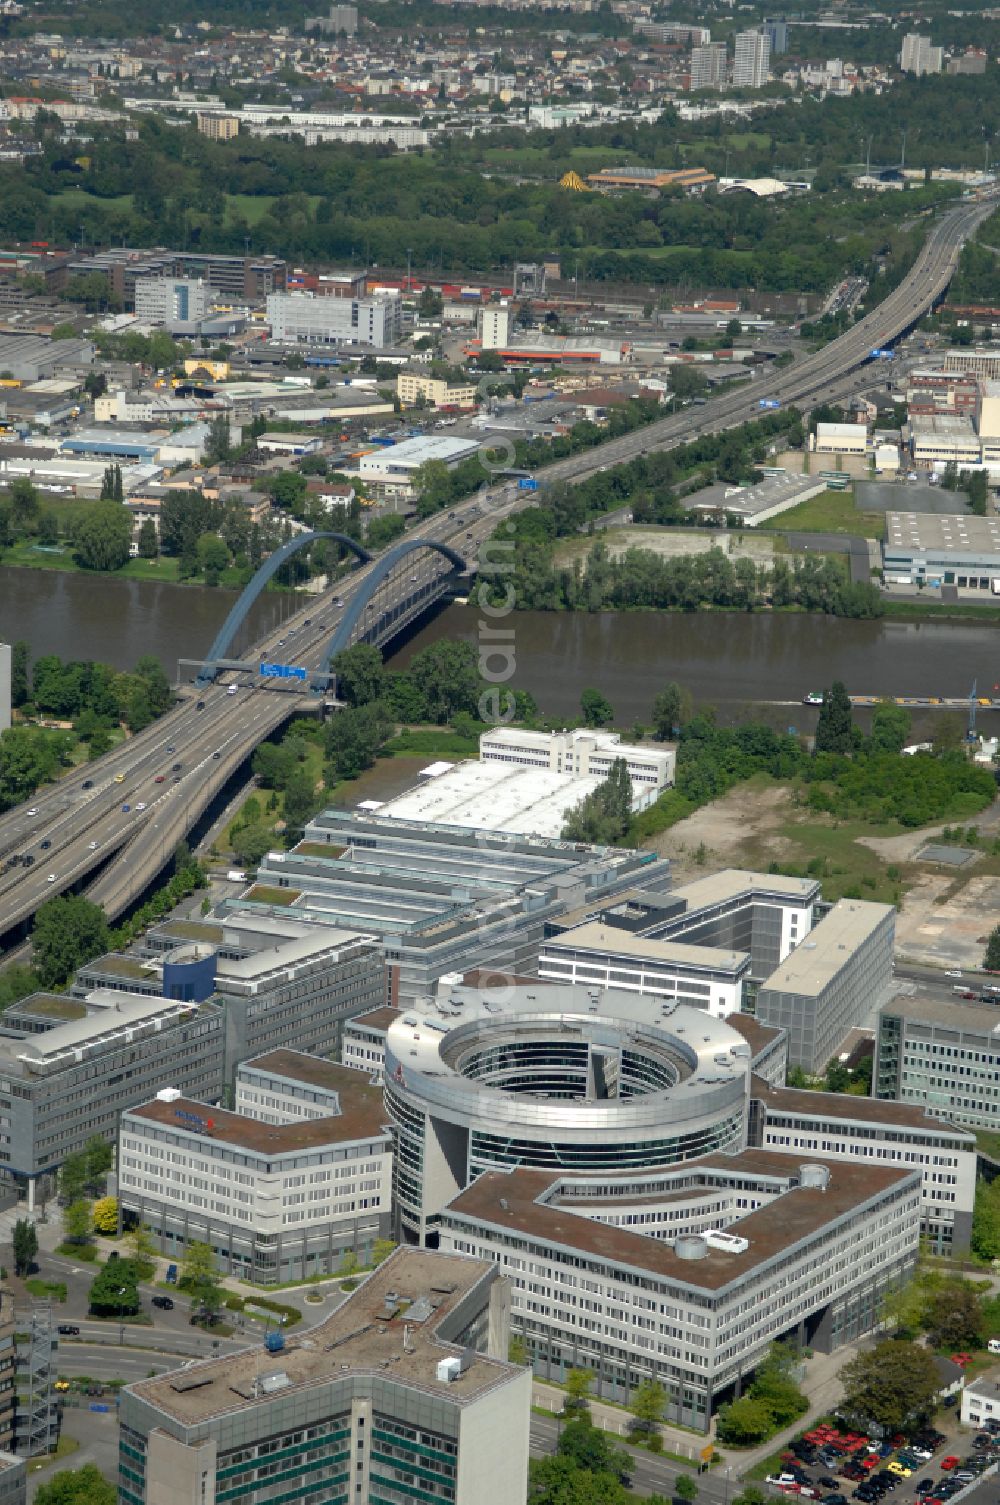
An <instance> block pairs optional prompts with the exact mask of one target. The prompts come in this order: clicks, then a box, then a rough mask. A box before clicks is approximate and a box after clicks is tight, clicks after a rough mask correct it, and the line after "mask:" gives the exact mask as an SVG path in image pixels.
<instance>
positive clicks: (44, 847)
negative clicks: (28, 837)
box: [38, 836, 52, 852]
mask: <svg viewBox="0 0 1000 1505" xmlns="http://www.w3.org/2000/svg"><path fill="white" fill-rule="evenodd" d="M38 845H39V846H40V847H41V849H42V851H43V852H47V851H48V849H49V847H50V846H51V845H52V843H51V841H50V840H49V838H48V837H47V836H46V838H45V840H44V841H40V842H39V843H38Z"/></svg>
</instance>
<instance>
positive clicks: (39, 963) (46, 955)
mask: <svg viewBox="0 0 1000 1505" xmlns="http://www.w3.org/2000/svg"><path fill="white" fill-rule="evenodd" d="M108 944H109V935H108V924H107V920H106V919H105V918H104V910H103V909H102V908H101V906H100V905H99V904H92V903H91V902H90V900H89V899H84V898H82V897H80V896H79V895H75V894H72V895H67V896H65V897H60V898H58V899H49V900H48V901H47V902H46V903H45V904H43V905H42V906H41V908H40V909H39V910H38V913H37V914H36V915H35V925H34V929H33V930H32V932H31V945H32V951H33V955H34V962H35V970H36V971H37V973H38V978H39V981H40V982H41V984H42V986H43V987H45V988H51V987H55V986H57V985H58V984H60V983H64V982H67V981H68V980H69V978H70V977H71V976H72V974H73V973H74V972H75V971H76V969H77V967H80V966H82V965H83V963H84V962H88V961H92V960H93V959H94V957H95V956H100V955H101V953H102V952H104V951H107V949H108Z"/></svg>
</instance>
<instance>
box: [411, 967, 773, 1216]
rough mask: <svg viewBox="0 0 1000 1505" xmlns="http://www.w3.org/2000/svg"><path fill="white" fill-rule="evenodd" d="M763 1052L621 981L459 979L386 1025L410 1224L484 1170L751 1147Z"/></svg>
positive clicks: (581, 1166)
mask: <svg viewBox="0 0 1000 1505" xmlns="http://www.w3.org/2000/svg"><path fill="white" fill-rule="evenodd" d="M749 1067H750V1048H749V1046H748V1045H747V1043H746V1041H745V1040H744V1039H743V1037H742V1036H741V1035H739V1034H738V1033H737V1032H736V1031H735V1030H734V1029H731V1028H730V1027H729V1026H728V1025H727V1024H726V1023H725V1022H724V1021H722V1020H718V1019H712V1018H711V1017H710V1016H709V1015H708V1014H706V1013H703V1012H702V1011H701V1010H700V1009H697V1008H694V1007H692V1006H690V1005H687V1004H675V1003H674V1002H672V1001H671V1000H669V999H663V998H652V997H650V998H646V997H640V996H639V995H637V994H635V993H628V992H624V991H617V990H615V989H599V988H590V989H588V988H586V987H568V986H563V985H561V984H550V983H538V984H535V985H532V984H530V983H529V984H518V985H514V986H510V987H506V988H504V989H484V990H479V989H477V988H470V987H457V988H451V989H450V990H449V989H445V990H444V991H443V992H442V994H441V995H439V997H438V998H436V999H433V1000H431V999H428V1000H427V1001H426V1003H424V1004H421V1005H419V1006H418V1007H416V1008H413V1009H410V1010H408V1011H407V1012H406V1013H405V1014H403V1015H402V1016H401V1017H400V1018H399V1019H397V1020H395V1021H394V1022H393V1023H392V1024H391V1025H390V1027H389V1030H388V1033H387V1036H386V1065H385V1101H386V1108H387V1110H388V1112H389V1115H390V1117H391V1119H392V1122H393V1127H394V1131H395V1138H396V1155H395V1171H394V1176H395V1187H394V1191H395V1205H396V1209H397V1215H398V1217H399V1220H400V1228H399V1232H400V1235H401V1236H402V1237H404V1238H415V1239H419V1240H421V1241H424V1240H425V1238H426V1237H427V1235H428V1234H429V1233H432V1232H433V1229H434V1227H435V1222H436V1218H437V1215H438V1213H439V1212H440V1211H441V1209H442V1207H444V1206H445V1205H446V1204H447V1203H448V1202H449V1201H450V1200H451V1198H452V1197H454V1196H455V1195H456V1194H457V1193H458V1192H459V1191H461V1190H462V1189H463V1188H464V1187H465V1186H467V1185H468V1184H469V1183H470V1182H471V1181H473V1180H475V1178H476V1177H477V1176H478V1175H480V1174H481V1173H482V1172H483V1171H487V1170H504V1169H512V1168H514V1167H515V1166H518V1167H528V1168H531V1167H536V1168H537V1169H539V1170H544V1171H546V1172H548V1173H551V1172H552V1171H564V1172H567V1173H573V1172H576V1173H586V1172H588V1171H596V1172H607V1171H615V1172H623V1171H626V1172H627V1171H628V1170H629V1169H631V1168H634V1169H635V1170H637V1171H639V1170H643V1171H649V1170H655V1169H657V1168H659V1167H662V1166H669V1165H677V1164H678V1163H679V1162H681V1161H684V1160H694V1159H696V1158H698V1157H699V1156H702V1155H708V1154H711V1153H712V1152H713V1151H718V1150H735V1149H741V1148H742V1147H743V1145H744V1142H745V1140H744V1136H745V1122H746V1104H747V1093H748V1073H749Z"/></svg>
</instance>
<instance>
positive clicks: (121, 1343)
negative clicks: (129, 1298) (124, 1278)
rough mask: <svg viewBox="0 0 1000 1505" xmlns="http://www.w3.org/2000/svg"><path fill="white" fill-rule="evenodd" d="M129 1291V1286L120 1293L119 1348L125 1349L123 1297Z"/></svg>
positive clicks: (124, 1287) (123, 1287) (122, 1288)
mask: <svg viewBox="0 0 1000 1505" xmlns="http://www.w3.org/2000/svg"><path fill="white" fill-rule="evenodd" d="M127 1290H128V1286H122V1287H121V1289H120V1290H119V1292H118V1347H119V1348H124V1347H125V1303H124V1301H123V1300H122V1297H123V1296H124V1295H125V1293H126V1291H127Z"/></svg>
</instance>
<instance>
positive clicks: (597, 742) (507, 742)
mask: <svg viewBox="0 0 1000 1505" xmlns="http://www.w3.org/2000/svg"><path fill="white" fill-rule="evenodd" d="M479 757H480V760H481V761H482V762H483V763H512V764H514V765H516V766H518V767H521V768H547V769H549V770H550V771H551V772H553V773H568V774H573V775H574V776H575V777H577V778H587V777H592V778H598V779H606V778H607V776H608V774H609V773H610V772H611V767H612V764H613V763H616V762H617V761H618V760H619V759H620V758H624V760H625V764H626V767H627V768H628V773H629V778H630V779H631V780H632V793H633V801H634V804H633V808H635V809H642V808H643V805H644V804H647V803H650V801H649V800H648V799H646V798H644V796H647V795H652V796H653V798H654V799H655V798H656V796H657V795H659V794H660V793H662V791H663V790H664V789H667V788H669V786H670V785H671V784H672V783H673V782H674V768H675V767H676V762H677V755H676V753H675V752H674V751H673V750H672V749H670V748H664V747H638V746H634V745H629V744H628V743H624V742H622V740H621V738H620V737H619V735H618V733H617V732H598V731H589V730H588V729H587V728H586V727H577V728H576V729H575V730H573V731H566V732H528V731H522V730H520V729H519V728H514V727H495V728H494V729H493V730H492V731H489V732H484V733H483V734H482V736H481V737H480V739H479ZM640 801H641V803H639V802H640Z"/></svg>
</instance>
